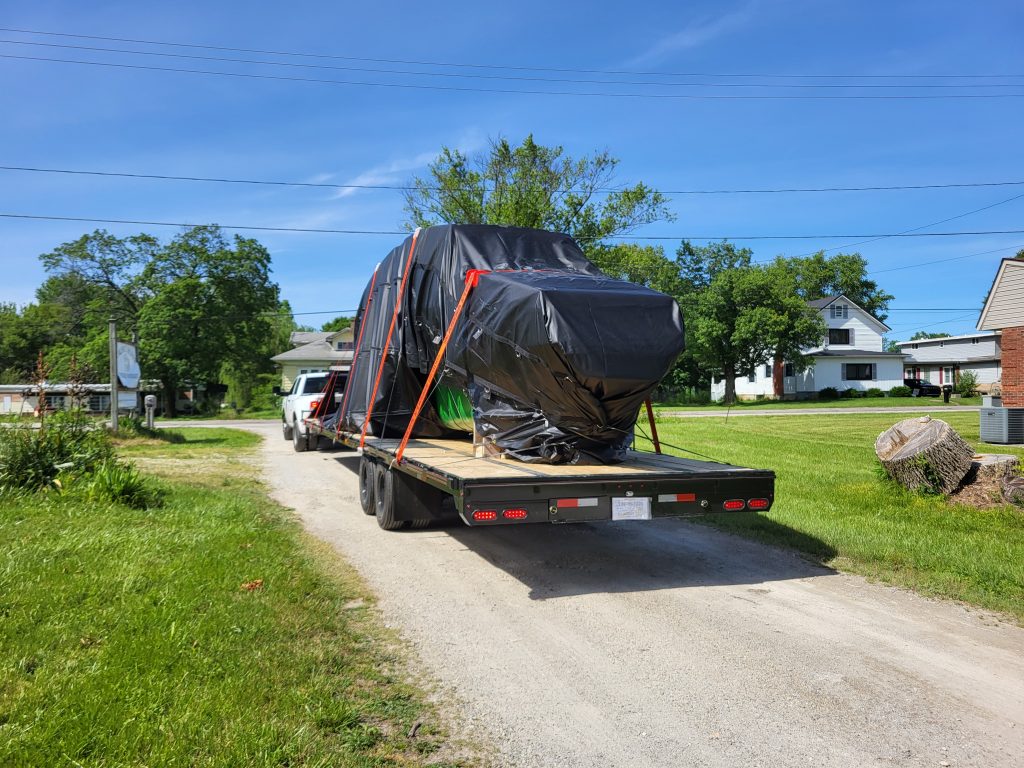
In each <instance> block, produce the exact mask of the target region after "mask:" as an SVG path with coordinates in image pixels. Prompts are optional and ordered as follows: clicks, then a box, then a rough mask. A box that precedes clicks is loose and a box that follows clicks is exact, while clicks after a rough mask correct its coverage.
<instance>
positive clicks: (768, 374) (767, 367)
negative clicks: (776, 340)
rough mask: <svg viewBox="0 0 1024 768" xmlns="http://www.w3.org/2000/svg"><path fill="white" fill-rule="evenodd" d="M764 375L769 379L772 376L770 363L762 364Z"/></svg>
mask: <svg viewBox="0 0 1024 768" xmlns="http://www.w3.org/2000/svg"><path fill="white" fill-rule="evenodd" d="M764 377H765V378H766V379H770V378H771V377H772V364H771V363H766V364H765V366H764Z"/></svg>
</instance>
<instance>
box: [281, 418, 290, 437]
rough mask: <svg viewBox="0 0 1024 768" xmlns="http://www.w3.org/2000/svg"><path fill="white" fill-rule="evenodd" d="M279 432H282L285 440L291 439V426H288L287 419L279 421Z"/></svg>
mask: <svg viewBox="0 0 1024 768" xmlns="http://www.w3.org/2000/svg"><path fill="white" fill-rule="evenodd" d="M281 432H283V433H284V439H285V440H291V439H292V428H291V427H290V426H288V422H287V421H282V422H281Z"/></svg>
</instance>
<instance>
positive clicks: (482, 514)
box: [473, 509, 498, 520]
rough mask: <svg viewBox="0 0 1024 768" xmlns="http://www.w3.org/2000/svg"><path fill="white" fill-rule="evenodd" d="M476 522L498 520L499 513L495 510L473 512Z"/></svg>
mask: <svg viewBox="0 0 1024 768" xmlns="http://www.w3.org/2000/svg"><path fill="white" fill-rule="evenodd" d="M473 519H474V520H497V519H498V512H497V511H496V510H493V509H478V510H476V511H474V512H473Z"/></svg>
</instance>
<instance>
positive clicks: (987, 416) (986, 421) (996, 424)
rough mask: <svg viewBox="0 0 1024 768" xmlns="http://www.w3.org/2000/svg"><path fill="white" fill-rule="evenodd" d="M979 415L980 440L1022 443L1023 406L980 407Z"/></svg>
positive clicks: (1013, 443)
mask: <svg viewBox="0 0 1024 768" xmlns="http://www.w3.org/2000/svg"><path fill="white" fill-rule="evenodd" d="M980 416H981V430H980V431H981V440H982V442H984V443H997V444H1001V445H1018V444H1024V408H982V409H981V411H980Z"/></svg>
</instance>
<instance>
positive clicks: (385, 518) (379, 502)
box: [373, 466, 405, 531]
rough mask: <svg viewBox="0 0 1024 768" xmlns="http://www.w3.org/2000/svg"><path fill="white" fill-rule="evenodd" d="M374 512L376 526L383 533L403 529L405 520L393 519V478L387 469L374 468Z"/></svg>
mask: <svg viewBox="0 0 1024 768" xmlns="http://www.w3.org/2000/svg"><path fill="white" fill-rule="evenodd" d="M375 474H376V480H377V482H376V484H375V487H374V489H373V492H374V496H375V499H374V510H375V514H376V516H377V525H379V526H380V527H381V528H383V529H384V530H385V531H397V530H399V529H400V528H404V527H405V520H396V519H395V477H394V473H393V472H392V471H391V470H390V469H388V468H387V467H383V466H381V467H377V468H376V472H375Z"/></svg>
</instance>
